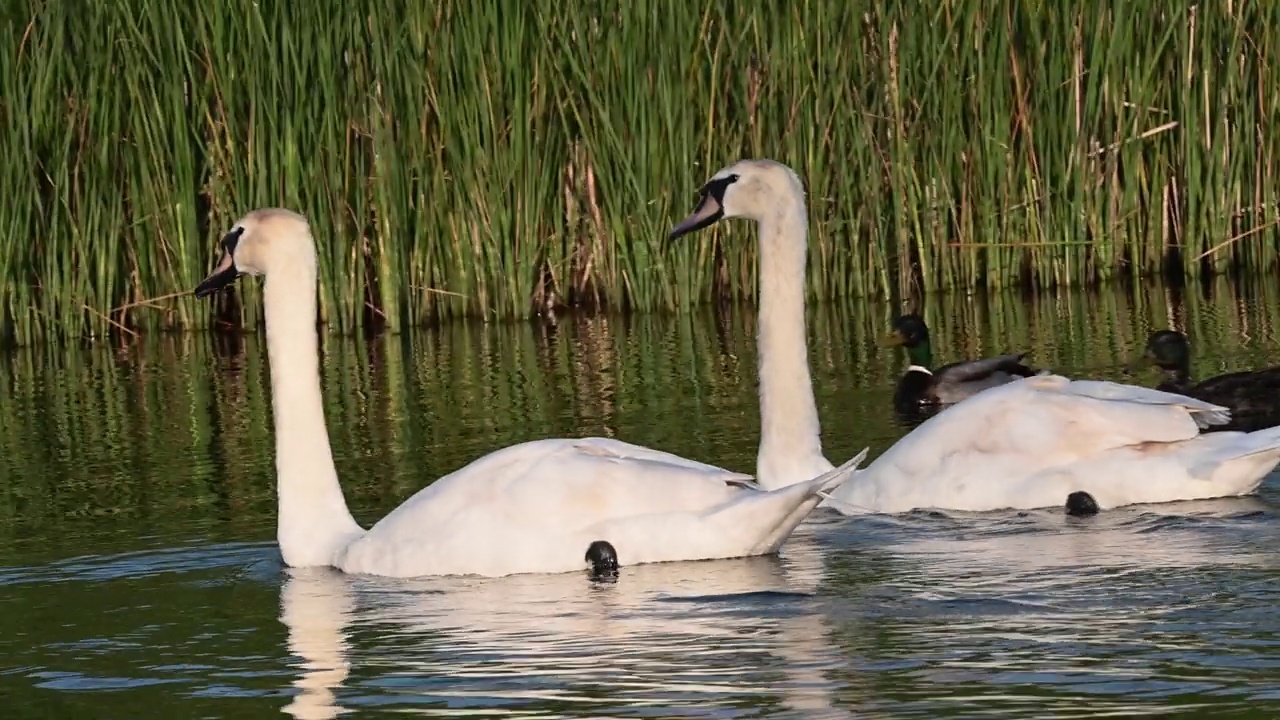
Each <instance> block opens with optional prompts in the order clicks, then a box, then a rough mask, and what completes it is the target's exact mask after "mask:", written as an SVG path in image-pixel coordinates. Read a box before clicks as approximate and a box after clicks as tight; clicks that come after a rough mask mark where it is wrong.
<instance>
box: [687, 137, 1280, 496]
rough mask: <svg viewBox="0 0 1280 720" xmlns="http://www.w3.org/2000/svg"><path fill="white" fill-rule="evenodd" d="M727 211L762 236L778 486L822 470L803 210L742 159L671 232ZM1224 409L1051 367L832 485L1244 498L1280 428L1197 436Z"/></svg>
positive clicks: (783, 172)
mask: <svg viewBox="0 0 1280 720" xmlns="http://www.w3.org/2000/svg"><path fill="white" fill-rule="evenodd" d="M725 218H744V219H748V220H753V221H755V222H756V224H757V226H758V233H759V237H760V249H759V251H760V320H759V323H760V327H759V344H760V382H761V388H760V395H761V397H760V400H761V405H762V415H763V416H764V420H763V422H764V435H763V437H762V438H761V443H760V459H759V466H760V471H759V476H760V482H761V484H762V485H764V486H765V487H768V488H778V487H783V486H785V484H786V483H787V482H789V481H788V480H787V478H788V477H789V476H791V475H792V473H791V472H789V470H790V469H791V468H799V467H821V466H822V464H823V463H825V462H826V461H825V460H823V459H821V449H820V442H819V440H818V436H819V434H820V432H821V428H820V426H819V423H818V414H817V409H816V406H815V403H814V395H813V389H812V386H811V383H810V377H809V366H808V358H807V345H806V335H805V317H804V274H805V256H806V253H807V250H808V247H807V245H808V217H807V213H806V210H805V201H804V188H803V186H802V185H801V183H800V179H799V178H798V177H797V176H796V174H795V172H793V171H792V170H791V168H789V167H787V166H786V165H783V164H781V163H778V162H775V161H772V160H742V161H739V162H737V163H734V164H732V165H730V166H728V167H726V168H724V169H722V170H720V171H719V172H717V173H716V174H715V175H713V176H712V177H711V179H710V180H708V181H707V183H706V184H705V185H703V187H702V189H701V198H700V201H699V203H698V206H697V208H696V209H695V210H694V211H693V213H692V214H691V215H690V216H689V217H688V218H686V219H685V220H683V221H682V222H680V223H679V224H678V225H676V227H675V228H674V229H673V230H672V231H671V236H672V237H678V236H680V235H684V234H686V233H690V232H693V231H695V230H699V229H701V228H705V227H707V226H709V225H712V224H713V223H715V222H717V221H719V220H721V219H725ZM1229 418H1230V413H1229V410H1228V409H1227V408H1224V407H1220V406H1217V405H1211V404H1209V403H1206V402H1202V401H1199V400H1195V399H1193V398H1189V397H1185V396H1182V395H1174V394H1171V393H1164V392H1159V391H1156V390H1150V389H1147V388H1143V387H1138V386H1134V385H1124V384H1120V383H1112V382H1104V381H1098V380H1077V381H1072V380H1069V379H1067V378H1065V377H1061V376H1056V375H1041V376H1037V377H1031V378H1025V379H1021V380H1018V381H1016V382H1012V383H1009V384H1007V385H1003V386H1000V387H997V388H992V389H989V390H985V391H983V392H981V393H978V394H977V395H975V396H974V397H971V398H969V399H967V400H965V401H964V402H961V403H958V404H956V405H953V406H952V407H949V408H947V409H946V410H944V411H942V412H941V413H939V414H938V415H936V416H934V417H932V418H930V419H929V420H928V421H926V422H925V423H923V424H921V425H920V426H919V427H917V428H915V429H914V430H913V431H912V432H911V433H909V434H908V435H907V436H906V437H904V438H902V439H901V440H899V441H898V442H897V443H896V444H894V445H893V446H892V447H890V448H889V449H888V450H887V451H885V452H884V453H883V454H881V455H880V456H879V457H878V458H876V460H875V461H874V462H872V463H871V464H870V465H868V466H867V467H866V468H865V469H862V470H859V471H858V472H857V475H856V477H854V479H853V480H851V481H849V482H847V483H845V484H843V485H842V486H840V487H839V488H838V489H836V490H835V491H833V492H832V493H831V501H830V504H832V505H834V507H835V508H836V509H838V510H840V511H841V512H844V513H846V514H855V513H865V512H882V513H895V512H905V511H908V510H913V509H917V508H937V509H950V510H970V511H983V510H1000V509H1013V508H1019V509H1030V508H1041V507H1051V506H1055V505H1062V504H1063V503H1064V502H1065V501H1066V500H1067V498H1068V496H1069V495H1071V494H1072V493H1088V494H1089V495H1091V496H1092V498H1093V500H1094V501H1095V502H1096V504H1097V507H1098V508H1099V509H1107V508H1111V507H1116V506H1118V505H1126V504H1132V503H1160V502H1169V501H1175V500H1200V499H1208V498H1215V497H1225V496H1235V495H1246V494H1248V493H1251V492H1253V491H1254V490H1256V489H1257V487H1258V485H1259V484H1261V482H1262V480H1263V479H1264V478H1265V477H1266V475H1267V474H1268V473H1269V472H1271V471H1272V470H1273V469H1274V468H1275V467H1276V465H1277V463H1280V428H1269V429H1267V430H1259V431H1256V432H1252V433H1239V432H1215V433H1206V434H1201V433H1200V430H1201V429H1203V428H1205V427H1208V426H1209V425H1219V424H1223V423H1225V422H1227V421H1228V420H1229Z"/></svg>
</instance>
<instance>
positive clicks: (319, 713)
mask: <svg viewBox="0 0 1280 720" xmlns="http://www.w3.org/2000/svg"><path fill="white" fill-rule="evenodd" d="M287 572H289V575H288V576H287V577H285V580H284V587H282V588H281V589H280V621H281V622H283V623H284V624H285V627H287V628H289V650H290V652H292V653H293V654H294V655H297V656H299V657H301V658H302V659H303V664H302V667H303V668H305V671H304V672H303V673H302V674H301V675H300V676H299V677H298V679H297V680H295V681H294V682H293V686H294V687H296V688H298V690H300V691H301V692H299V693H298V694H297V695H296V696H294V698H293V700H292V701H290V702H289V704H288V705H286V706H285V708H284V711H285V712H287V713H289V714H290V715H292V716H294V717H296V718H299V720H316V719H318V718H332V717H337V715H338V713H339V712H344V711H342V710H340V709H339V707H338V705H337V704H336V703H335V701H334V700H335V698H334V692H333V691H334V688H336V687H337V686H339V685H341V684H342V681H344V680H346V679H347V672H348V670H349V668H350V663H349V661H348V660H347V650H348V649H349V645H350V643H349V642H348V640H347V637H348V635H347V624H348V623H349V622H350V620H351V618H352V612H353V611H354V610H355V598H354V597H353V595H352V592H351V586H350V584H349V583H348V582H347V580H346V579H345V578H343V577H342V576H341V575H339V574H338V573H337V572H335V571H332V570H329V569H327V568H299V569H296V570H292V571H287Z"/></svg>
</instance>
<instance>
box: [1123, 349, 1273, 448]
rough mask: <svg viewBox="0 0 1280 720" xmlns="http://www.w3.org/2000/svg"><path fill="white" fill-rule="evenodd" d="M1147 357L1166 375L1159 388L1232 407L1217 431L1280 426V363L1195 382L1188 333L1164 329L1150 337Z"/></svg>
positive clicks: (1248, 430)
mask: <svg viewBox="0 0 1280 720" xmlns="http://www.w3.org/2000/svg"><path fill="white" fill-rule="evenodd" d="M1144 355H1145V357H1146V358H1147V359H1148V360H1149V361H1150V362H1151V363H1152V364H1154V365H1155V366H1157V367H1158V368H1160V370H1161V373H1162V375H1163V377H1162V379H1161V382H1160V383H1159V384H1158V385H1157V386H1156V389H1157V390H1162V391H1164V392H1172V393H1179V394H1181V395H1186V396H1188V397H1193V398H1196V399H1198V400H1204V401H1205V402H1209V403H1213V404H1215V405H1221V406H1223V407H1226V408H1229V409H1230V410H1231V420H1230V422H1228V423H1226V424H1224V425H1221V426H1218V427H1215V428H1213V430H1215V431H1228V432H1230V431H1244V432H1252V431H1254V430H1262V429H1265V428H1269V427H1275V426H1276V425H1280V366H1277V367H1270V368H1265V369H1263V370H1241V371H1238V372H1230V373H1225V374H1222V375H1216V376H1214V377H1211V378H1208V379H1205V380H1201V381H1200V382H1198V383H1197V382H1192V381H1191V372H1190V365H1191V349H1190V343H1189V342H1188V341H1187V338H1186V336H1185V335H1183V334H1182V333H1180V332H1177V331H1174V330H1160V331H1157V332H1154V333H1152V334H1151V335H1150V336H1148V338H1147V347H1146V350H1145V353H1144Z"/></svg>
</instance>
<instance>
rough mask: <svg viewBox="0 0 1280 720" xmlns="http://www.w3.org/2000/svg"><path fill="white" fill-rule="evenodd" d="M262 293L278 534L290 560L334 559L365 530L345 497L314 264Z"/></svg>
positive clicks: (278, 276) (274, 275) (269, 282)
mask: <svg viewBox="0 0 1280 720" xmlns="http://www.w3.org/2000/svg"><path fill="white" fill-rule="evenodd" d="M263 295H264V297H263V306H264V310H265V313H266V321H267V356H268V359H269V361H270V366H271V407H272V413H273V415H274V416H275V428H276V484H277V487H276V497H277V500H278V503H279V511H278V512H279V525H278V526H277V528H276V539H277V541H278V542H279V544H280V554H281V555H282V556H283V558H284V562H285V564H286V565H289V566H291V567H305V566H311V565H330V564H332V563H333V561H334V556H335V553H336V552H337V551H338V550H340V549H342V548H344V547H346V546H347V545H348V544H349V543H350V542H351V541H352V540H354V539H355V538H357V537H359V536H360V535H362V534H363V533H364V531H363V530H361V528H360V526H359V525H357V524H356V521H355V519H354V518H352V517H351V512H350V511H349V510H347V503H346V501H345V500H344V499H343V497H342V487H341V486H340V485H339V484H338V472H337V470H336V469H335V468H334V466H333V453H332V452H331V451H330V449H329V433H328V431H327V429H326V428H325V422H324V406H323V402H322V400H321V395H320V353H319V343H318V340H317V334H316V271H315V266H314V264H312V263H296V264H291V265H289V266H288V267H286V268H282V269H280V270H276V271H272V272H271V273H269V274H268V275H267V278H266V284H265V287H264V289H263Z"/></svg>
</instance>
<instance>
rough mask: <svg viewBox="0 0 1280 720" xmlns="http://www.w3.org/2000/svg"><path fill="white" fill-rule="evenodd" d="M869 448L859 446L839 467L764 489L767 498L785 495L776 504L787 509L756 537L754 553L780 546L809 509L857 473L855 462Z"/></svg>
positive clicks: (762, 553)
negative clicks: (773, 488) (796, 481)
mask: <svg viewBox="0 0 1280 720" xmlns="http://www.w3.org/2000/svg"><path fill="white" fill-rule="evenodd" d="M869 451H870V448H863V449H862V452H860V453H858V454H857V455H854V456H853V457H852V458H850V459H849V461H848V462H845V463H844V464H843V465H841V466H840V467H837V468H833V469H831V470H829V471H827V472H825V473H823V474H821V475H819V476H818V477H816V478H814V479H812V480H806V481H804V482H800V483H796V484H794V485H788V486H787V487H783V488H779V489H777V490H772V491H770V492H769V493H767V495H769V496H772V497H770V500H772V499H773V497H777V498H779V499H782V498H785V501H783V502H782V503H780V504H781V505H782V506H783V507H789V508H790V509H789V511H788V512H786V513H785V514H784V515H783V516H782V517H781V518H779V519H778V521H777V522H776V523H774V524H773V526H772V528H771V529H770V530H769V531H768V532H767V533H765V534H764V536H763V537H761V538H760V541H759V542H758V543H757V544H756V547H755V548H754V549H753V551H754V553H755V554H761V555H768V554H771V553H775V552H777V551H778V549H779V548H780V547H782V543H783V542H785V541H786V539H787V538H788V537H790V536H791V533H792V532H793V531H794V530H795V529H796V526H798V525H799V524H800V522H801V521H803V520H804V519H805V518H806V517H808V516H809V513H811V512H813V509H814V508H816V507H817V506H818V504H819V503H821V502H822V500H823V499H824V498H825V497H827V496H828V495H829V493H830V492H831V491H832V490H835V489H836V488H838V487H840V486H841V485H843V484H844V483H846V482H848V481H849V480H850V479H851V478H853V476H854V475H856V474H857V471H858V466H859V465H861V464H862V461H863V460H866V459H867V453H868V452H869Z"/></svg>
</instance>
